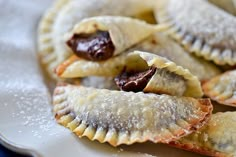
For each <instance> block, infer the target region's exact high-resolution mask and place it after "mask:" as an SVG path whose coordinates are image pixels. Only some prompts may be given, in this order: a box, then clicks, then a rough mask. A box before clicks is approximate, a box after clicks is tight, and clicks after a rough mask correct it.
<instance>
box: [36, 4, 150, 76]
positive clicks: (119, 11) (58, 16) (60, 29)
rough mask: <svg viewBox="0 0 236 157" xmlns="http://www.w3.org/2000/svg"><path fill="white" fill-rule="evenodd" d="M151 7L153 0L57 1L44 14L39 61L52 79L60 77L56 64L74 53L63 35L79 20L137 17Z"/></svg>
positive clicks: (41, 26)
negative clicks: (110, 16)
mask: <svg viewBox="0 0 236 157" xmlns="http://www.w3.org/2000/svg"><path fill="white" fill-rule="evenodd" d="M95 4H96V5H95ZM127 6H128V8H129V9H127ZM152 7H153V5H152V0H146V1H145V2H144V1H143V0H119V1H116V0H99V1H97V0H89V1H88V0H58V1H56V2H55V4H54V5H53V6H52V8H51V9H49V10H48V11H47V12H46V14H45V15H44V16H43V18H42V20H41V22H40V25H39V28H38V52H39V57H40V61H41V63H42V64H43V65H44V66H45V69H46V71H47V72H48V74H49V75H50V76H51V78H53V79H58V78H57V76H56V75H55V74H54V73H53V71H54V69H55V67H56V66H58V65H59V64H60V63H61V62H63V61H64V60H65V59H67V58H68V57H69V56H70V55H71V54H72V52H71V50H70V49H69V48H67V46H66V43H65V41H64V36H65V34H66V33H68V32H69V31H71V30H72V28H73V27H74V25H75V24H76V23H78V22H80V21H81V20H83V19H85V18H88V17H93V16H101V15H119V16H135V15H138V14H141V13H143V12H147V11H150V10H152Z"/></svg>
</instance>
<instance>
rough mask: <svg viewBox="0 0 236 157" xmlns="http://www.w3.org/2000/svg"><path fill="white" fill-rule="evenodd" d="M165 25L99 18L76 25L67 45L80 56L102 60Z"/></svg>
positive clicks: (130, 19) (125, 19) (133, 20)
mask: <svg viewBox="0 0 236 157" xmlns="http://www.w3.org/2000/svg"><path fill="white" fill-rule="evenodd" d="M165 28H166V27H165V26H159V25H151V24H148V23H146V22H144V21H141V20H137V19H133V18H128V17H121V16H98V17H92V18H87V19H84V20H82V21H81V22H79V23H78V24H76V25H75V26H74V28H73V30H72V32H70V33H69V34H68V37H67V39H66V40H67V45H68V46H69V47H70V48H71V49H72V51H73V52H74V54H75V55H77V56H78V57H81V58H84V59H87V60H92V61H102V60H107V59H109V58H111V57H113V56H116V55H118V54H120V53H122V52H124V51H125V50H127V49H128V48H130V47H132V46H134V45H135V44H137V43H139V42H141V41H142V40H144V39H145V38H147V37H149V36H151V35H152V34H153V33H154V32H157V31H160V30H163V29H165Z"/></svg>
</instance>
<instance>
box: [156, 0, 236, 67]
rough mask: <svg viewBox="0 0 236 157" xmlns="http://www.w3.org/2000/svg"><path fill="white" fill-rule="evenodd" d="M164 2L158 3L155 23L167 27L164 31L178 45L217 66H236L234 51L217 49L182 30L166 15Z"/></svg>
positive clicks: (166, 3) (235, 53)
mask: <svg viewBox="0 0 236 157" xmlns="http://www.w3.org/2000/svg"><path fill="white" fill-rule="evenodd" d="M168 2H169V0H166V2H158V3H159V5H157V10H158V13H156V18H157V21H158V22H160V23H161V24H165V25H168V26H169V29H167V30H166V31H164V32H165V33H167V34H168V35H169V36H170V37H172V38H173V39H174V40H176V41H177V42H178V43H180V44H181V45H182V46H183V47H184V48H185V50H186V51H187V52H189V53H194V54H195V55H197V56H199V57H203V58H204V59H206V60H209V61H213V62H214V63H216V64H218V65H226V64H228V65H231V66H233V65H236V50H232V49H227V48H225V49H223V50H221V49H219V48H214V47H213V46H211V45H209V44H207V43H206V42H204V41H203V40H202V39H200V38H198V37H196V36H194V35H192V34H191V33H189V32H187V31H185V30H184V29H182V28H181V27H180V26H179V25H178V24H177V23H175V22H174V21H173V20H172V18H171V17H170V16H169V15H168V11H167V9H166V8H167V5H168Z"/></svg>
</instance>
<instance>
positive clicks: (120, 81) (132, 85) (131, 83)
mask: <svg viewBox="0 0 236 157" xmlns="http://www.w3.org/2000/svg"><path fill="white" fill-rule="evenodd" d="M155 72H156V68H154V67H150V68H149V69H148V70H146V71H142V72H135V71H130V72H125V70H123V72H122V73H121V75H119V76H117V77H116V78H115V82H116V85H117V86H118V87H119V88H120V89H121V90H124V91H133V92H140V91H143V89H144V88H145V87H146V85H147V84H148V82H149V80H150V79H151V78H152V76H153V75H154V74H155Z"/></svg>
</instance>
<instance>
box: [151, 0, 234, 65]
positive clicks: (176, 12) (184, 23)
mask: <svg viewBox="0 0 236 157" xmlns="http://www.w3.org/2000/svg"><path fill="white" fill-rule="evenodd" d="M156 7H157V8H156V9H154V11H155V15H156V17H157V20H158V21H159V22H160V23H164V24H169V25H171V26H170V28H169V30H168V31H167V33H168V34H169V35H170V36H172V37H173V38H174V39H175V40H177V41H178V42H179V43H181V44H182V45H183V46H184V47H185V48H186V50H187V51H188V52H193V53H195V54H196V55H198V56H201V57H204V58H205V59H207V60H211V61H214V62H215V63H216V64H219V65H225V64H228V65H236V36H235V34H236V27H235V26H236V17H234V16H233V15H231V14H230V13H227V12H225V11H224V10H222V9H220V8H218V7H217V6H215V5H214V4H212V3H210V2H207V1H206V0H191V1H189V0H160V1H157V5H156Z"/></svg>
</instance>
